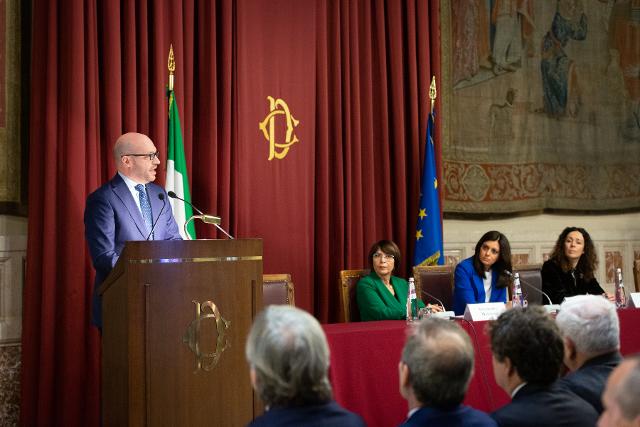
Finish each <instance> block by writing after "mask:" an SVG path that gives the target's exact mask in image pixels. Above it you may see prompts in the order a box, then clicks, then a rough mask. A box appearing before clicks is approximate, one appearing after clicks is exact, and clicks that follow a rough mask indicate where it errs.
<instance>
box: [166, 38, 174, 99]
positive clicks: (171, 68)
mask: <svg viewBox="0 0 640 427" xmlns="http://www.w3.org/2000/svg"><path fill="white" fill-rule="evenodd" d="M167 68H168V69H169V90H173V73H174V72H175V71H176V61H175V58H174V57H173V44H171V45H170V47H169V60H168V61H167Z"/></svg>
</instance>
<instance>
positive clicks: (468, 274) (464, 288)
mask: <svg viewBox="0 0 640 427" xmlns="http://www.w3.org/2000/svg"><path fill="white" fill-rule="evenodd" d="M499 275H500V273H499V272H497V271H493V274H492V276H491V298H490V299H489V302H506V301H507V288H501V289H497V288H496V284H497V283H498V276H499ZM454 282H455V284H454V287H453V311H454V312H455V313H456V314H457V315H460V314H464V309H465V308H466V307H467V304H478V303H483V302H485V294H484V283H483V281H482V277H480V276H479V275H478V273H477V272H476V270H475V269H474V268H473V257H471V258H467V259H465V260H464V261H462V262H460V263H459V264H458V265H457V266H456V271H455V274H454Z"/></svg>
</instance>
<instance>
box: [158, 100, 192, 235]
mask: <svg viewBox="0 0 640 427" xmlns="http://www.w3.org/2000/svg"><path fill="white" fill-rule="evenodd" d="M165 189H166V190H167V192H169V191H173V192H174V193H176V195H177V196H178V197H180V198H182V199H184V200H186V201H188V202H191V193H190V192H189V178H188V176H187V161H186V160H185V157H184V144H183V143H182V128H181V127H180V115H179V114H178V105H177V104H176V99H175V94H174V92H173V90H170V91H169V132H168V141H167V180H166V185H165ZM169 202H170V203H171V208H172V209H173V216H174V217H175V218H176V222H177V223H178V228H179V229H180V235H181V236H182V238H183V239H189V238H191V239H195V238H196V227H195V225H194V224H193V221H191V222H190V223H189V226H188V227H187V232H188V233H189V236H190V237H187V235H186V234H185V230H184V223H185V222H186V221H187V219H189V218H191V215H193V210H192V209H191V206H190V205H188V204H186V203H184V202H183V201H182V200H178V199H172V198H169Z"/></svg>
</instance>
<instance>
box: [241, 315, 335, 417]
mask: <svg viewBox="0 0 640 427" xmlns="http://www.w3.org/2000/svg"><path fill="white" fill-rule="evenodd" d="M245 350H246V357H247V361H248V362H249V364H250V365H251V367H252V368H253V369H254V371H255V374H256V381H255V382H256V384H255V387H256V391H257V392H258V395H259V396H260V398H261V399H262V400H263V401H264V403H265V404H267V405H269V406H290V405H305V404H312V403H319V402H326V401H328V400H330V399H331V385H330V383H329V379H328V378H327V372H328V369H329V346H328V345H327V339H326V337H325V335H324V332H323V331H322V328H321V327H320V324H319V323H318V321H317V320H316V319H315V318H314V317H313V316H311V315H310V314H309V313H307V312H305V311H302V310H300V309H297V308H295V307H290V306H285V305H271V306H268V307H267V308H265V309H264V310H263V311H262V312H261V313H260V314H259V315H258V316H257V317H256V319H255V321H254V322H253V326H252V327H251V332H250V333H249V337H248V338H247V345H246V349H245Z"/></svg>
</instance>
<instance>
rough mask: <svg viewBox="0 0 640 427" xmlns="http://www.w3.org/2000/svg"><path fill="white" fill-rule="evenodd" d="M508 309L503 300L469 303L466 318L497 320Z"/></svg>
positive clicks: (472, 319) (475, 320) (465, 312)
mask: <svg viewBox="0 0 640 427" xmlns="http://www.w3.org/2000/svg"><path fill="white" fill-rule="evenodd" d="M505 310H506V306H505V304H504V303H503V302H485V303H482V304H467V308H465V309H464V319H465V320H470V321H474V322H477V321H482V320H496V319H497V318H498V316H500V315H501V314H502V312H503V311H505Z"/></svg>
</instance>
